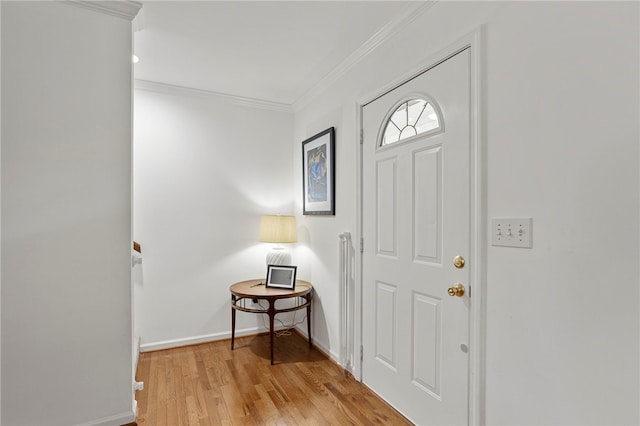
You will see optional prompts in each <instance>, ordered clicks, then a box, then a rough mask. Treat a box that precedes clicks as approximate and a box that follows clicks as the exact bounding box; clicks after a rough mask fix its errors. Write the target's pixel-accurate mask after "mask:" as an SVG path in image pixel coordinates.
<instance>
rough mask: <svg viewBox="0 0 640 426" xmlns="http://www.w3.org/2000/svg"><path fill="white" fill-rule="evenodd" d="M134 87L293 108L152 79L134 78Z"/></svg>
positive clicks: (279, 109) (277, 108) (286, 110)
mask: <svg viewBox="0 0 640 426" xmlns="http://www.w3.org/2000/svg"><path fill="white" fill-rule="evenodd" d="M134 88H135V89H136V90H147V91H150V92H156V93H163V94H166V95H177V96H190V97H196V98H203V99H211V98H215V99H221V100H225V101H227V102H230V103H233V104H235V105H240V106H245V107H249V108H258V109H266V110H269V111H276V112H284V113H288V114H291V113H293V109H292V108H291V105H289V104H285V103H281V102H273V101H265V100H262V99H255V98H247V97H244V96H236V95H229V94H227V93H220V92H213V91H209V90H202V89H194V88H192V87H185V86H178V85H175V84H168V83H160V82H157V81H150V80H140V79H135V80H134Z"/></svg>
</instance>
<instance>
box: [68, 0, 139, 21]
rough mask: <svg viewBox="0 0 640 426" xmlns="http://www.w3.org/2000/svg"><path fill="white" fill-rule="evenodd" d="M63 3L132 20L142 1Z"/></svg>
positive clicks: (96, 0) (79, 0)
mask: <svg viewBox="0 0 640 426" xmlns="http://www.w3.org/2000/svg"><path fill="white" fill-rule="evenodd" d="M63 3H65V4H68V5H70V6H77V7H82V8H84V9H89V10H93V11H94V12H99V13H104V14H105V15H110V16H115V17H116V18H122V19H128V20H129V21H131V20H133V18H135V17H136V15H137V14H138V12H139V11H140V9H141V8H142V3H140V2H137V1H130V0H111V1H108V0H65V1H63Z"/></svg>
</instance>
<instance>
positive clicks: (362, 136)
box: [360, 130, 364, 145]
mask: <svg viewBox="0 0 640 426" xmlns="http://www.w3.org/2000/svg"><path fill="white" fill-rule="evenodd" d="M360 145H364V132H363V131H362V130H360Z"/></svg>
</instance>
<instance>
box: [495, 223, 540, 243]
mask: <svg viewBox="0 0 640 426" xmlns="http://www.w3.org/2000/svg"><path fill="white" fill-rule="evenodd" d="M532 225H533V219H532V218H530V217H521V218H495V217H494V218H493V219H491V233H492V235H493V236H492V239H491V245H494V246H503V247H520V248H531V247H532Z"/></svg>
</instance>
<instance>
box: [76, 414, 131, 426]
mask: <svg viewBox="0 0 640 426" xmlns="http://www.w3.org/2000/svg"><path fill="white" fill-rule="evenodd" d="M135 421H136V415H135V413H134V412H133V411H128V412H125V413H120V414H114V415H113V416H108V417H101V418H99V419H95V420H91V421H89V422H85V423H79V424H77V425H75V426H120V425H124V424H127V423H133V422H135Z"/></svg>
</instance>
